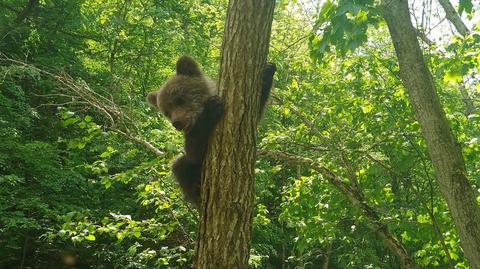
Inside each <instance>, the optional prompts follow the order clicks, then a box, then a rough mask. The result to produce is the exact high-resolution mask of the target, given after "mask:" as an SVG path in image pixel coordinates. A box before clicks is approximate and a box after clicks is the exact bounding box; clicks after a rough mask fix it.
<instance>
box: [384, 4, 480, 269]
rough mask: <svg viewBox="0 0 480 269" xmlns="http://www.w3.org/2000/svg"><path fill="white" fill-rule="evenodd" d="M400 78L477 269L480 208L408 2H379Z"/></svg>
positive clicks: (445, 194)
mask: <svg viewBox="0 0 480 269" xmlns="http://www.w3.org/2000/svg"><path fill="white" fill-rule="evenodd" d="M383 5H384V16H385V20H386V21H387V24H388V29H389V30H390V35H391V36H392V41H393V44H394V46H395V51H396V53H397V58H398V62H399V66H400V77H401V78H402V81H403V83H404V85H405V88H406V89H407V91H408V94H409V99H410V101H411V103H412V107H413V109H414V111H415V114H416V117H417V119H418V121H419V123H420V126H421V128H422V132H423V135H424V137H425V142H426V144H427V149H428V152H429V156H430V159H431V161H432V165H433V168H434V170H435V175H436V179H437V183H438V184H439V186H440V190H441V191H442V193H443V196H444V197H445V199H446V200H447V203H448V206H449V208H450V211H451V213H452V217H453V220H454V221H455V226H456V228H457V230H458V233H459V236H460V240H461V244H462V247H463V250H464V252H465V255H466V256H467V257H468V260H469V261H470V264H471V266H472V268H480V256H479V255H478V254H479V253H480V207H479V206H478V204H477V200H476V196H475V192H474V190H473V188H472V186H471V185H470V183H469V181H468V178H467V171H466V169H465V163H464V160H463V156H462V152H461V150H460V148H459V147H458V146H457V144H456V143H457V142H456V139H455V137H454V135H453V133H452V131H451V129H450V126H449V124H448V121H447V118H446V116H445V112H444V111H443V108H442V105H441V104H440V100H439V98H438V95H437V91H436V89H435V85H434V82H433V80H432V75H431V73H430V72H429V70H428V68H427V66H426V65H425V63H424V61H423V56H422V51H421V49H420V46H419V45H418V41H417V36H416V34H415V31H414V28H413V26H412V24H411V22H410V16H409V14H410V12H409V9H408V1H406V0H402V1H383Z"/></svg>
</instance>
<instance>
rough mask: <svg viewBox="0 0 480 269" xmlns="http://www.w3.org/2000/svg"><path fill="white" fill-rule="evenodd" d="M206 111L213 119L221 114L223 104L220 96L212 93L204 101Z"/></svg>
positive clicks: (218, 117) (223, 107)
mask: <svg viewBox="0 0 480 269" xmlns="http://www.w3.org/2000/svg"><path fill="white" fill-rule="evenodd" d="M205 110H206V112H207V113H208V114H209V115H210V116H211V117H213V118H215V119H220V118H221V117H222V116H223V112H224V110H225V105H224V104H223V101H222V99H220V96H218V95H214V96H211V97H209V98H208V99H207V102H206V103H205Z"/></svg>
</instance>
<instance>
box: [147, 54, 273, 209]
mask: <svg viewBox="0 0 480 269" xmlns="http://www.w3.org/2000/svg"><path fill="white" fill-rule="evenodd" d="M176 69H177V74H176V75H175V76H173V77H172V78H171V79H169V80H168V81H167V82H165V84H163V86H162V87H161V88H160V90H158V91H155V92H151V93H149V94H148V96H147V100H148V102H149V103H150V104H151V105H153V106H155V107H157V108H159V109H160V110H161V111H162V113H163V114H164V115H165V117H167V119H168V120H169V121H170V122H171V123H172V125H173V126H174V127H175V129H177V130H179V131H183V133H184V137H185V154H183V155H180V156H179V157H177V158H176V159H175V161H174V162H173V166H172V172H173V175H174V176H175V179H176V180H177V181H178V183H179V184H180V187H181V188H182V192H183V195H184V197H185V199H186V200H187V201H189V202H191V203H193V204H194V205H195V206H197V207H198V205H199V203H200V179H201V172H202V164H203V160H204V158H205V154H206V152H207V148H208V140H209V138H210V136H211V134H212V133H213V131H214V129H215V126H216V125H217V123H218V121H219V120H220V119H221V118H222V116H223V113H224V104H223V102H222V100H221V99H220V97H219V96H218V95H217V88H216V86H215V83H213V81H212V80H211V79H210V78H209V77H207V76H206V75H204V74H203V72H202V70H201V69H200V67H199V66H198V64H197V63H196V62H195V61H194V60H193V59H192V58H191V57H189V56H182V57H180V59H178V61H177V67H176ZM274 73H275V65H274V64H271V63H267V64H266V65H265V67H264V69H263V74H262V79H263V81H262V95H261V99H260V112H263V109H264V107H265V104H266V102H267V99H268V96H269V95H270V88H271V87H272V82H273V75H274Z"/></svg>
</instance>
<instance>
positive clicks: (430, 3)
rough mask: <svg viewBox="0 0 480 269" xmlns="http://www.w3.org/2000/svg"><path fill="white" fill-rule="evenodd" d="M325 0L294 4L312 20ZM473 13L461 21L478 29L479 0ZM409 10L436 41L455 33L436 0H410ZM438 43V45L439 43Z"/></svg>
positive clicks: (417, 24) (455, 4) (445, 39)
mask: <svg viewBox="0 0 480 269" xmlns="http://www.w3.org/2000/svg"><path fill="white" fill-rule="evenodd" d="M450 2H451V3H452V5H453V6H454V7H455V8H457V7H458V2H459V0H450ZM323 3H325V0H298V1H296V4H295V5H294V7H295V8H298V9H299V10H301V11H302V13H303V14H304V15H306V16H307V17H309V18H311V19H312V22H313V21H314V18H315V15H316V14H318V12H319V10H320V8H321V6H322V4H323ZM472 3H473V10H474V11H473V14H472V15H468V14H466V13H465V12H463V14H462V21H463V22H464V23H465V25H466V26H467V27H468V29H470V31H475V32H479V31H480V0H472ZM409 4H410V10H411V12H412V15H413V16H412V22H413V24H414V25H415V26H416V27H417V28H418V29H422V30H423V31H424V32H425V34H426V35H427V37H428V38H429V39H430V40H432V41H434V42H438V43H440V44H441V43H444V42H448V40H449V39H450V37H451V36H452V35H454V34H457V32H456V30H455V28H454V27H453V25H452V24H451V23H450V22H449V21H447V19H446V18H445V12H444V11H443V9H442V7H441V6H440V4H438V2H437V0H410V1H409ZM440 44H438V45H440Z"/></svg>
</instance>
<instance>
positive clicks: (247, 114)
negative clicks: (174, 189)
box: [195, 0, 275, 268]
mask: <svg viewBox="0 0 480 269" xmlns="http://www.w3.org/2000/svg"><path fill="white" fill-rule="evenodd" d="M274 4H275V1H274V0H230V2H229V5H228V11H227V20H226V23H225V33H224V37H223V44H222V57H221V65H220V76H219V84H218V88H219V95H220V96H221V97H222V99H223V100H224V102H225V105H226V112H225V116H224V119H223V120H222V121H221V122H220V123H219V125H218V127H217V130H216V131H215V134H214V135H213V137H212V139H211V141H210V148H209V151H208V153H207V158H206V161H205V164H204V170H203V176H202V202H201V206H200V217H201V219H200V227H199V232H198V238H197V248H196V257H195V268H247V267H248V258H249V252H250V241H251V231H252V207H253V182H254V166H255V157H256V156H255V153H256V145H255V135H256V121H257V120H256V119H257V114H258V113H259V111H258V110H259V109H258V108H259V97H260V88H261V75H260V74H261V70H262V67H263V65H264V63H265V59H266V55H267V52H268V44H269V40H270V31H271V25H272V20H273V9H274Z"/></svg>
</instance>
